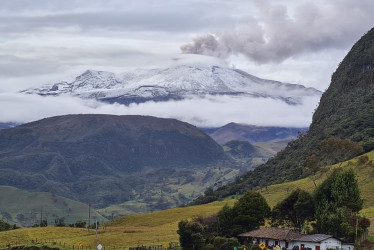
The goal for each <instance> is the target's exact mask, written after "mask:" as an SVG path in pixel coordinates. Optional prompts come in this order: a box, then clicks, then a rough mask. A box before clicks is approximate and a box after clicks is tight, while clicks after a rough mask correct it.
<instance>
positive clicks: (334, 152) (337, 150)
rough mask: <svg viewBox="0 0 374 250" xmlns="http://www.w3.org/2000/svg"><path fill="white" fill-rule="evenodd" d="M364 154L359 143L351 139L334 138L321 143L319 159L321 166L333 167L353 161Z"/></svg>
mask: <svg viewBox="0 0 374 250" xmlns="http://www.w3.org/2000/svg"><path fill="white" fill-rule="evenodd" d="M363 152H364V149H363V147H362V146H361V145H359V144H358V143H355V142H353V141H351V140H349V139H340V138H337V137H332V138H329V139H326V140H323V141H322V142H321V145H320V151H319V152H318V158H319V162H320V164H322V165H332V164H335V163H338V162H342V161H346V160H349V159H352V158H353V157H355V156H357V155H360V154H362V153H363Z"/></svg>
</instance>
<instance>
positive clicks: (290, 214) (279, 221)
mask: <svg viewBox="0 0 374 250" xmlns="http://www.w3.org/2000/svg"><path fill="white" fill-rule="evenodd" d="M314 211H315V209H314V201H313V197H312V196H311V195H310V194H309V193H308V192H306V191H304V190H301V189H296V190H294V191H292V193H291V194H290V195H289V196H288V197H286V198H285V199H284V200H283V201H281V202H279V203H278V204H277V205H276V206H275V207H274V208H273V211H272V223H273V224H274V225H284V224H286V225H287V226H289V227H291V226H292V227H296V228H302V227H303V225H304V224H305V222H306V221H308V220H312V219H313V218H314Z"/></svg>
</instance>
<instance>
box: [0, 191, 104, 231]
mask: <svg viewBox="0 0 374 250" xmlns="http://www.w3.org/2000/svg"><path fill="white" fill-rule="evenodd" d="M0 201H1V202H0V211H1V212H0V215H1V219H2V220H4V221H6V222H8V223H9V224H17V225H18V226H23V227H24V226H32V225H34V224H39V223H40V210H41V209H42V210H43V219H46V220H47V221H48V223H49V224H50V225H54V220H55V219H56V218H65V222H66V223H74V222H76V221H77V220H83V221H86V222H87V223H88V205H87V204H84V203H81V202H78V201H74V200H71V199H67V198H64V197H61V196H58V195H53V194H50V193H44V192H29V191H25V190H21V189H17V188H15V187H9V186H0ZM91 218H92V221H91V222H93V220H95V219H97V220H98V221H100V222H105V221H107V219H105V218H104V217H103V216H101V215H100V214H99V213H97V212H96V211H95V210H94V209H91Z"/></svg>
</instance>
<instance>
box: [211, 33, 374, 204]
mask: <svg viewBox="0 0 374 250" xmlns="http://www.w3.org/2000/svg"><path fill="white" fill-rule="evenodd" d="M373 124H374V29H372V30H370V31H369V32H368V33H367V34H365V35H364V36H363V37H362V38H361V39H360V40H359V41H358V42H357V43H356V44H355V45H354V46H353V47H352V49H351V51H350V52H349V53H348V54H347V56H346V57H345V58H344V60H343V61H342V62H341V63H340V65H339V67H338V69H337V70H336V71H335V73H334V74H333V75H332V79H331V84H330V87H329V88H328V89H327V91H326V92H325V93H324V94H323V95H322V98H321V102H320V105H319V107H318V108H317V110H316V112H315V114H314V116H313V121H312V124H311V126H310V128H309V131H308V132H307V133H306V134H305V136H302V137H301V138H299V139H297V140H295V141H292V142H291V143H289V144H288V146H287V147H286V148H285V149H284V150H283V151H282V152H279V153H278V154H277V156H276V157H274V158H272V159H270V160H269V161H268V162H267V163H266V164H264V165H262V166H259V167H258V168H256V169H255V170H254V171H251V172H248V173H247V174H245V175H244V176H242V177H241V178H239V179H237V181H235V182H234V183H232V184H229V185H227V186H224V187H222V188H220V189H219V190H217V192H216V196H217V198H218V197H224V196H227V195H230V194H235V193H242V192H244V191H245V190H248V189H250V188H253V187H256V186H266V185H268V184H269V183H282V182H285V181H289V180H295V179H299V178H301V177H303V176H304V175H305V171H304V170H305V160H306V158H307V157H308V156H310V155H311V154H312V153H313V152H315V151H317V150H318V148H319V146H320V143H321V141H322V140H324V139H327V138H331V137H340V138H343V139H344V138H348V139H351V140H352V141H356V142H360V143H361V144H362V145H363V146H364V148H365V150H366V151H369V150H371V149H373V146H374V143H373V141H374V126H373Z"/></svg>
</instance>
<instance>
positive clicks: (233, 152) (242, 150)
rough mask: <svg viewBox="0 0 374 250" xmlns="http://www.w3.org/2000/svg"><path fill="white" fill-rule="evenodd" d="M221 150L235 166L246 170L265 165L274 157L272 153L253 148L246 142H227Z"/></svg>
mask: <svg viewBox="0 0 374 250" xmlns="http://www.w3.org/2000/svg"><path fill="white" fill-rule="evenodd" d="M223 149H224V150H225V152H226V154H227V155H228V156H230V157H231V158H232V159H233V160H234V161H236V162H237V164H240V165H242V166H246V169H247V170H250V169H253V168H255V167H257V166H258V165H260V164H262V163H265V162H266V161H267V160H268V159H269V158H270V157H272V156H274V153H273V152H272V151H269V150H266V149H264V148H261V147H258V146H254V145H252V144H250V143H249V142H247V141H229V142H227V143H225V144H224V145H223Z"/></svg>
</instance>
